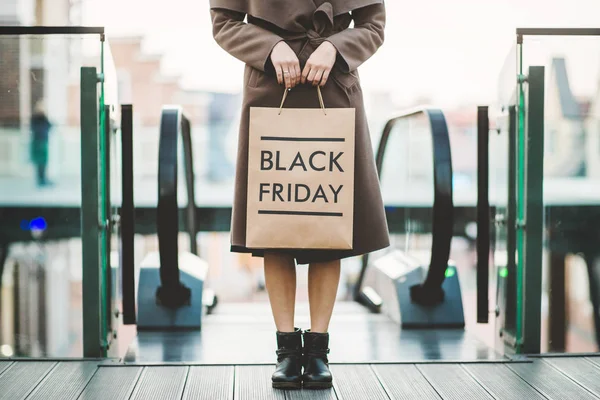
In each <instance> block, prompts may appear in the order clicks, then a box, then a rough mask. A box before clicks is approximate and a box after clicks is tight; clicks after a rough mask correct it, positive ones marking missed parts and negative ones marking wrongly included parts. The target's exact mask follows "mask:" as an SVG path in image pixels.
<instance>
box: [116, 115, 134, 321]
mask: <svg viewBox="0 0 600 400" xmlns="http://www.w3.org/2000/svg"><path fill="white" fill-rule="evenodd" d="M121 166H122V167H121V168H122V171H121V184H122V189H121V190H122V196H123V198H122V204H121V218H120V220H121V285H122V286H123V288H122V290H123V324H125V325H133V324H135V323H136V315H135V256H134V254H135V253H134V232H135V207H134V201H133V108H132V106H131V104H123V105H122V106H121Z"/></svg>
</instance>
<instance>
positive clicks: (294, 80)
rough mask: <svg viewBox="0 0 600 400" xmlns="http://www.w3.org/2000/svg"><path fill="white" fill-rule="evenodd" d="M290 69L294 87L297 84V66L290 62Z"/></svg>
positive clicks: (291, 82)
mask: <svg viewBox="0 0 600 400" xmlns="http://www.w3.org/2000/svg"><path fill="white" fill-rule="evenodd" d="M288 71H290V84H291V86H292V87H294V86H296V79H297V78H298V77H297V76H296V68H294V63H290V64H289V65H288Z"/></svg>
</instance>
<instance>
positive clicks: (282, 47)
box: [271, 40, 300, 89]
mask: <svg viewBox="0 0 600 400" xmlns="http://www.w3.org/2000/svg"><path fill="white" fill-rule="evenodd" d="M271 62H272V63H273V67H275V72H276V73H277V82H279V84H280V85H281V84H282V83H284V82H285V87H286V88H288V89H290V88H293V87H294V86H296V85H297V84H299V83H300V62H299V61H298V57H297V56H296V53H294V50H292V49H291V48H290V46H288V44H287V43H286V42H284V41H283V40H282V41H281V42H279V43H277V44H276V45H275V47H273V51H272V52H271Z"/></svg>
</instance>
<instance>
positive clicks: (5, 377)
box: [0, 361, 56, 400]
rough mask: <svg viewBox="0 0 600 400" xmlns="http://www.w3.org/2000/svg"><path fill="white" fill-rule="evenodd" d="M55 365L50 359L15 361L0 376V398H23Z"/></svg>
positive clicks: (7, 399)
mask: <svg viewBox="0 0 600 400" xmlns="http://www.w3.org/2000/svg"><path fill="white" fill-rule="evenodd" d="M55 366H56V363H55V362H52V361H21V362H15V363H14V365H12V366H11V367H10V368H9V369H8V370H7V371H6V372H5V373H3V374H2V375H1V376H0V388H2V390H0V400H20V399H24V398H25V397H26V396H27V395H28V394H29V393H31V392H32V391H33V389H35V387H36V386H37V385H38V384H39V383H40V382H41V381H42V379H44V377H45V376H46V375H47V374H48V372H50V370H52V368H54V367H55Z"/></svg>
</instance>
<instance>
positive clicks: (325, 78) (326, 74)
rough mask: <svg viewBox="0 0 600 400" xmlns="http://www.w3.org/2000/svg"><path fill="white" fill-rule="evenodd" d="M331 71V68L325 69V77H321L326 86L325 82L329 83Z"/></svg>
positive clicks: (322, 84)
mask: <svg viewBox="0 0 600 400" xmlns="http://www.w3.org/2000/svg"><path fill="white" fill-rule="evenodd" d="M330 73H331V69H330V68H328V69H326V70H325V71H323V77H322V78H321V86H325V84H326V83H327V79H329V74H330Z"/></svg>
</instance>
